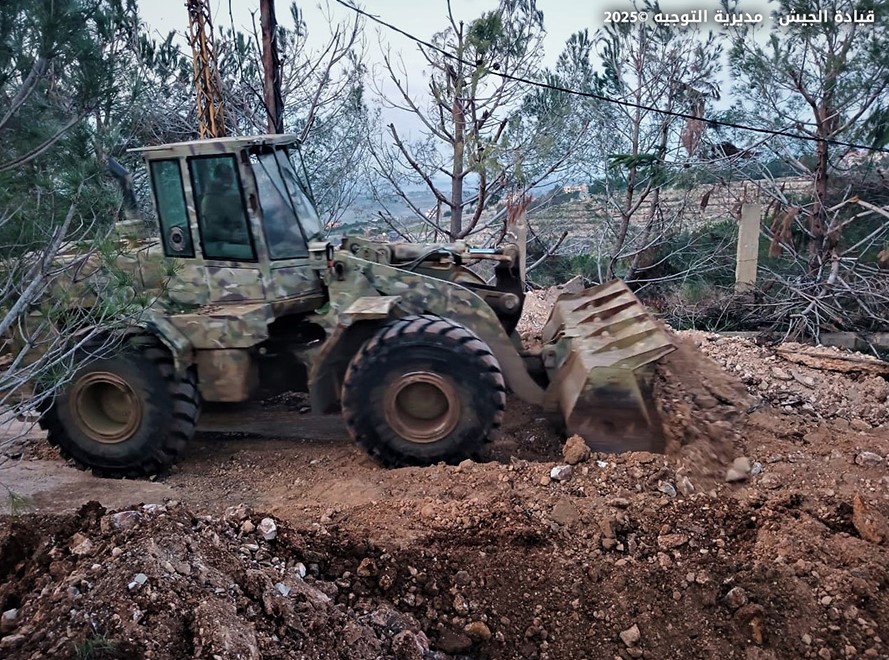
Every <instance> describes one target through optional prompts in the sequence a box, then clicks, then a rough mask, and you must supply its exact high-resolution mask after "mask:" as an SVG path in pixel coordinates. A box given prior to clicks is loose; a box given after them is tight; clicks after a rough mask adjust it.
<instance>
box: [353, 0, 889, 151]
mask: <svg viewBox="0 0 889 660" xmlns="http://www.w3.org/2000/svg"><path fill="white" fill-rule="evenodd" d="M336 2H338V3H339V4H341V5H342V6H343V7H346V8H347V9H351V10H352V11H354V12H356V13H357V14H359V15H361V16H364V17H366V18H369V19H370V20H372V21H374V22H375V23H378V24H380V25H382V26H383V27H385V28H388V29H389V30H392V31H393V32H397V33H398V34H400V35H402V36H404V37H407V38H408V39H410V40H411V41H414V42H416V43H418V44H420V45H421V46H425V47H426V48H430V49H432V50H434V51H437V52H439V53H441V54H442V55H444V56H445V57H447V58H449V59H452V60H454V61H455V62H459V63H461V64H465V65H467V66H476V64H475V63H473V62H469V61H467V60H464V59H463V58H461V57H458V56H457V55H454V54H453V53H449V52H448V51H446V50H444V49H443V48H439V47H438V46H436V45H435V44H432V43H429V42H428V41H425V40H423V39H420V38H419V37H416V36H414V35H412V34H410V33H409V32H405V31H404V30H402V29H401V28H399V27H396V26H394V25H392V24H391V23H387V22H386V21H384V20H383V19H381V18H379V17H378V16H374V15H373V14H369V13H367V12H366V11H364V10H363V9H361V8H359V7H356V6H355V5H351V4H349V3H348V2H346V1H345V0H336ZM490 73H491V74H493V75H495V76H499V77H500V78H503V79H504V80H512V81H514V82H519V83H524V84H525V85H531V86H532V87H540V88H542V89H548V90H550V91H554V92H561V93H563V94H573V95H574V96H583V97H586V98H591V99H596V100H597V101H604V102H606V103H615V104H617V105H622V106H625V107H628V108H636V109H639V110H645V111H647V112H656V113H659V114H662V115H667V116H669V117H679V118H680V119H692V120H695V121H704V122H706V123H708V124H710V125H715V126H725V127H726V128H736V129H738V130H742V131H750V132H752V133H763V134H765V135H773V136H780V137H787V138H793V139H795V140H806V141H808V142H825V143H827V144H833V145H836V146H840V147H849V148H851V149H861V150H864V151H871V152H877V153H889V149H881V148H879V147H872V146H868V145H865V144H856V143H854V142H843V141H842V140H834V139H831V138H827V139H825V138H819V137H814V136H811V135H799V134H797V133H789V132H787V131H779V130H774V129H770V128H757V127H755V126H746V125H744V124H736V123H734V122H730V121H722V120H718V119H705V118H704V117H697V116H695V115H691V114H687V113H683V112H674V111H672V110H661V109H660V108H655V107H652V106H648V105H642V104H639V103H633V102H632V101H624V100H621V99H615V98H611V97H610V96H604V95H602V94H595V93H593V92H581V91H579V90H576V89H568V88H566V87H560V86H558V85H551V84H549V83H544V82H539V81H537V80H530V79H528V78H522V77H520V76H513V75H510V74H508V73H500V72H499V71H491V72H490Z"/></svg>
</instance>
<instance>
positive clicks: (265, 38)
mask: <svg viewBox="0 0 889 660" xmlns="http://www.w3.org/2000/svg"><path fill="white" fill-rule="evenodd" d="M259 13H260V18H261V23H262V70H263V92H264V96H265V109H266V116H267V118H268V131H269V133H283V132H284V99H283V97H282V96H281V59H280V58H279V57H278V19H277V18H275V0H260V1H259Z"/></svg>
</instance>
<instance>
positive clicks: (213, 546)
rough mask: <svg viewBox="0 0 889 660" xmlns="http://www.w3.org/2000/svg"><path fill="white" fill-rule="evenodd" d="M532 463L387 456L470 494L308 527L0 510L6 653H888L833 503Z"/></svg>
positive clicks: (873, 563)
mask: <svg viewBox="0 0 889 660" xmlns="http://www.w3.org/2000/svg"><path fill="white" fill-rule="evenodd" d="M540 468H541V466H540V465H539V464H533V463H527V462H524V461H518V462H515V463H514V464H512V465H509V466H504V465H500V464H487V465H477V464H467V465H465V466H461V467H445V466H440V467H437V468H430V469H428V470H416V469H411V470H405V471H401V470H399V471H393V472H391V473H390V474H393V475H394V482H395V483H398V482H399V479H400V478H403V477H404V476H405V475H406V474H407V475H413V477H414V478H416V479H418V480H420V481H422V482H423V483H424V484H425V486H424V488H423V491H424V492H426V493H427V494H429V495H431V494H433V493H437V492H438V491H439V490H440V489H438V488H436V487H435V486H434V485H433V483H432V480H434V479H435V478H436V477H437V476H438V474H439V473H442V474H441V476H442V477H444V479H443V483H448V484H455V483H459V484H461V485H463V486H465V487H466V488H468V489H469V490H468V492H469V493H474V494H473V495H464V497H463V498H462V499H459V498H455V499H444V500H443V501H442V500H439V499H438V498H437V497H430V498H429V500H428V501H425V502H416V503H414V504H413V505H411V504H409V503H407V502H406V501H404V500H401V501H399V500H397V499H389V500H387V501H386V503H385V506H376V507H372V508H362V509H360V510H355V511H350V512H346V511H343V512H341V513H339V514H332V515H326V516H324V517H322V521H321V522H320V523H319V522H314V521H313V520H312V519H304V521H303V523H302V524H301V525H300V524H293V523H290V524H288V523H285V522H282V520H281V519H279V518H271V517H268V518H267V517H265V516H264V515H263V514H255V513H253V512H252V511H250V509H249V508H247V507H245V506H236V507H233V508H230V509H228V510H227V511H226V513H225V514H224V515H222V516H212V515H197V514H194V513H192V512H191V511H190V510H189V509H188V508H186V507H185V506H183V505H179V504H175V503H168V504H166V505H164V506H157V505H148V506H144V507H138V508H134V509H126V510H122V511H119V512H116V513H109V512H106V511H105V510H104V509H102V508H101V507H99V506H97V505H95V504H90V505H87V506H85V507H83V508H82V509H81V510H80V511H79V512H78V513H77V514H75V515H70V516H63V517H36V516H30V517H27V518H18V519H7V520H6V521H5V523H4V524H3V525H4V526H3V527H0V581H2V586H0V607H2V608H3V610H4V612H6V614H4V619H3V620H4V623H3V628H2V630H0V652H2V655H3V657H7V658H43V657H54V658H57V657H58V658H67V657H92V658H124V657H146V658H188V657H197V658H211V657H213V658H215V657H221V658H260V657H262V658H294V657H298V658H306V659H310V658H319V659H320V658H358V659H360V658H394V659H397V660H406V659H411V660H433V659H438V660H444V659H446V658H464V659H468V658H517V657H522V658H536V659H538V660H544V659H549V660H557V659H563V658H564V659H569V658H571V659H573V658H584V657H587V658H591V657H620V658H640V657H654V658H662V657H714V656H716V655H718V656H719V657H724V658H751V657H753V658H778V657H808V656H812V657H815V654H819V657H827V655H825V654H826V653H828V652H829V653H830V657H862V656H863V657H868V656H873V657H885V654H886V653H887V652H889V647H886V645H885V643H884V642H883V640H882V638H881V637H880V635H881V634H883V633H882V631H883V630H884V626H885V625H886V623H887V622H889V589H887V588H886V587H887V586H889V579H887V575H889V549H887V548H886V546H884V545H878V544H875V543H873V542H868V541H867V540H866V539H864V538H861V535H860V534H859V532H858V531H857V528H856V524H855V513H854V509H853V506H851V505H849V503H848V502H847V501H846V500H845V499H844V496H841V495H839V494H838V495H837V497H835V498H831V499H828V500H824V499H819V498H810V497H807V496H804V495H802V494H799V493H793V492H787V491H785V492H779V493H772V494H767V491H759V490H756V489H754V490H752V491H751V492H750V493H749V495H748V496H747V497H742V498H735V497H732V496H731V495H730V492H729V491H723V489H724V488H726V487H724V486H723V487H721V488H720V492H718V493H714V494H713V495H708V494H706V493H695V494H693V495H691V496H689V497H672V496H670V495H668V494H665V493H663V492H662V491H659V490H658V489H657V488H656V487H655V484H656V483H658V479H659V478H661V479H664V478H666V479H669V478H671V477H670V475H669V474H665V473H664V469H665V468H664V464H663V463H662V462H660V461H658V460H656V459H654V457H651V456H634V455H627V456H618V457H612V460H610V461H608V462H605V461H601V462H596V459H595V457H593V460H592V462H589V463H584V464H581V465H578V466H576V467H575V472H574V475H573V476H572V477H571V478H566V479H563V480H562V481H558V480H551V479H550V480H548V483H546V484H544V483H543V480H542V479H541V469H540ZM668 472H669V469H668ZM643 484H644V485H643ZM640 486H641V487H640ZM864 506H868V507H874V508H873V509H872V510H871V511H870V515H871V517H873V518H874V519H879V517H880V516H884V515H885V505H883V506H882V509H881V508H880V505H878V504H875V503H873V502H872V501H871V500H868V502H867V503H866V504H864ZM353 514H355V515H353ZM398 519H402V520H405V521H407V520H412V521H415V524H419V525H420V526H421V528H422V531H421V533H420V534H419V535H418V536H417V537H416V538H414V539H413V540H408V539H405V538H404V537H401V538H392V537H390V538H388V539H386V540H383V541H380V540H379V539H377V538H375V537H374V534H373V532H369V531H367V530H365V525H368V526H374V525H375V526H377V528H379V526H380V523H381V522H382V521H388V524H389V525H391V524H392V523H393V522H394V521H396V520H398ZM272 537H273V538H272ZM628 595H629V596H628ZM12 610H14V611H12ZM10 612H11V613H10ZM590 639H595V640H596V644H595V647H593V648H594V649H595V650H592V648H591V646H590ZM850 649H854V651H852V650H850Z"/></svg>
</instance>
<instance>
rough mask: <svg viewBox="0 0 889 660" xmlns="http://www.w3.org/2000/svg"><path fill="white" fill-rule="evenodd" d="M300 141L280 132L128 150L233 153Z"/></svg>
mask: <svg viewBox="0 0 889 660" xmlns="http://www.w3.org/2000/svg"><path fill="white" fill-rule="evenodd" d="M299 143H300V139H299V136H297V135H296V134H294V133H279V134H266V135H248V136H234V137H222V138H209V139H206V140H189V141H188V142H173V143H170V144H158V145H155V146H150V147H138V148H135V149H128V150H127V151H129V152H131V153H141V154H142V155H143V156H144V157H145V158H152V157H156V156H168V157H169V156H181V155H209V154H221V153H232V152H235V151H239V150H241V149H245V148H249V147H262V146H288V145H294V144H299Z"/></svg>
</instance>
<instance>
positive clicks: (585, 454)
mask: <svg viewBox="0 0 889 660" xmlns="http://www.w3.org/2000/svg"><path fill="white" fill-rule="evenodd" d="M562 456H563V458H564V460H565V462H566V463H567V464H568V465H577V464H578V463H583V462H584V461H587V460H589V458H590V448H589V447H588V446H587V443H586V440H584V439H583V438H581V437H580V436H579V435H572V436H571V437H570V438H568V441H567V442H566V443H565V447H564V448H563V449H562Z"/></svg>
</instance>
